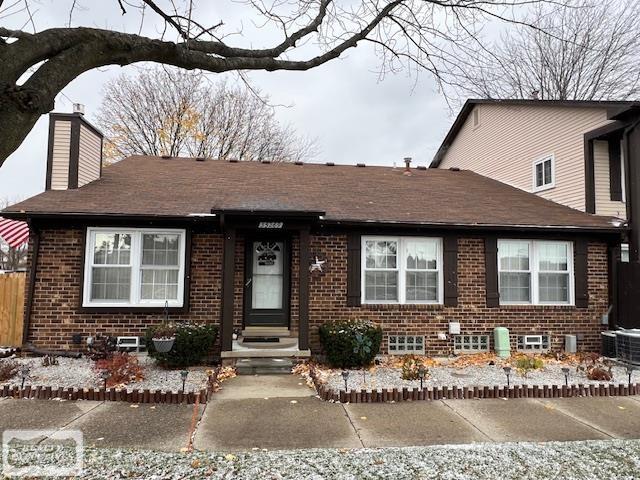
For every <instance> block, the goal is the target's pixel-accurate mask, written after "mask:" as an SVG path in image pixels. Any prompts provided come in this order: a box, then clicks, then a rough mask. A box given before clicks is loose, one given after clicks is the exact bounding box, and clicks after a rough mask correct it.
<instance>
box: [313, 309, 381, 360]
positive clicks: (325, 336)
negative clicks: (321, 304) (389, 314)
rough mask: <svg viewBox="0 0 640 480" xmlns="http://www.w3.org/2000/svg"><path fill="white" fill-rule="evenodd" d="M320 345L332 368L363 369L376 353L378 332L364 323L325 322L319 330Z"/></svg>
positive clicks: (353, 321)
mask: <svg viewBox="0 0 640 480" xmlns="http://www.w3.org/2000/svg"><path fill="white" fill-rule="evenodd" d="M320 343H321V344H322V347H323V348H324V352H325V353H326V355H327V361H328V362H329V365H331V366H332V367H335V368H353V367H364V366H366V365H370V364H371V363H372V362H373V359H374V358H375V356H376V355H377V354H378V352H379V351H380V344H381V343H382V329H381V328H380V327H379V326H377V325H374V324H373V323H371V322H368V321H364V320H352V321H348V320H338V321H332V322H327V323H325V324H324V325H322V326H321V327H320Z"/></svg>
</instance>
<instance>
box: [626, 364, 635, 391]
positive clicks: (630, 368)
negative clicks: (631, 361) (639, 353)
mask: <svg viewBox="0 0 640 480" xmlns="http://www.w3.org/2000/svg"><path fill="white" fill-rule="evenodd" d="M634 370H635V367H632V366H631V365H627V375H629V388H631V375H633V371H634Z"/></svg>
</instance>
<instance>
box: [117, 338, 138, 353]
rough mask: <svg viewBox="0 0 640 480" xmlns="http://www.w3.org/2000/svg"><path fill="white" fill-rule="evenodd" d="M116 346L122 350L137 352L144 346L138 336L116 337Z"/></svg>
mask: <svg viewBox="0 0 640 480" xmlns="http://www.w3.org/2000/svg"><path fill="white" fill-rule="evenodd" d="M116 348H117V349H118V350H120V351H124V352H138V351H140V350H141V349H142V348H144V344H143V343H142V342H141V341H140V337H118V342H117V343H116Z"/></svg>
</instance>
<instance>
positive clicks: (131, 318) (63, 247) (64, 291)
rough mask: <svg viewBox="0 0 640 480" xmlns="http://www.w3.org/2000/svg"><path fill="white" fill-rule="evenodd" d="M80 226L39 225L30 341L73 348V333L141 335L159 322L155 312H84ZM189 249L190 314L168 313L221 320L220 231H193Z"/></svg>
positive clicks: (43, 344) (39, 344) (209, 320)
mask: <svg viewBox="0 0 640 480" xmlns="http://www.w3.org/2000/svg"><path fill="white" fill-rule="evenodd" d="M84 238H85V237H84V231H83V230H81V229H74V230H62V229H50V230H43V231H42V232H41V234H40V255H39V257H38V271H37V274H36V286H35V291H34V298H33V310H32V314H31V328H30V331H29V339H28V341H29V342H32V343H33V344H34V345H37V346H42V347H45V348H54V349H73V348H77V346H75V345H72V343H71V336H72V335H73V334H75V333H81V334H82V335H83V336H86V335H94V334H95V333H98V332H99V333H105V334H109V335H115V336H118V335H142V334H143V333H144V331H145V329H146V328H147V327H148V326H149V325H153V324H157V323H159V322H160V321H161V318H160V317H161V314H158V313H153V314H148V313H111V312H105V313H102V312H100V313H93V312H91V313H84V312H82V310H81V309H80V305H81V298H80V296H81V284H82V266H83V263H84V262H83V258H82V252H83V244H84ZM191 243H192V250H191V252H192V253H191V288H190V290H191V292H190V308H189V313H188V314H172V315H171V318H172V319H174V320H193V321H200V322H215V323H219V320H220V305H221V285H222V270H221V265H222V236H221V235H213V234H202V233H194V234H193V235H192V241H191Z"/></svg>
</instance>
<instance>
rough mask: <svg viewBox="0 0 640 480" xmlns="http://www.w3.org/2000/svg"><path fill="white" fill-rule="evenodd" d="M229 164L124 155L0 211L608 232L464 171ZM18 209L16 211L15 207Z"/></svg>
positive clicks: (595, 221) (605, 225)
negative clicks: (222, 214)
mask: <svg viewBox="0 0 640 480" xmlns="http://www.w3.org/2000/svg"><path fill="white" fill-rule="evenodd" d="M403 171H404V169H403V168H397V169H395V168H389V167H371V166H367V167H365V168H358V167H355V166H346V165H344V166H341V165H336V166H327V165H321V164H305V165H295V164H290V163H275V164H261V163H258V162H237V163H230V162H225V161H220V160H206V161H203V162H198V161H195V160H194V159H191V158H171V159H163V158H159V157H145V156H134V157H130V158H128V159H126V160H123V161H121V162H119V163H117V164H115V165H112V166H110V167H106V168H105V169H104V171H103V177H102V178H101V179H100V180H98V181H96V182H93V183H91V184H89V185H86V186H84V187H82V188H80V189H78V190H68V191H47V192H44V193H42V194H40V195H37V196H35V197H33V198H30V199H28V200H26V201H24V202H22V203H19V204H16V205H14V206H12V207H10V208H8V209H7V210H6V211H5V212H16V213H17V214H14V215H11V214H9V215H7V216H12V217H16V216H20V217H28V216H35V215H42V214H49V215H51V214H56V215H57V214H76V215H140V216H161V217H181V216H188V215H190V214H198V213H209V212H211V211H212V210H227V209H228V210H244V209H255V210H278V211H321V212H326V215H325V216H324V221H326V222H329V221H354V222H374V223H377V222H380V223H403V224H404V223H407V224H444V225H469V226H523V227H562V228H564V227H569V228H586V229H609V230H612V229H613V224H612V223H611V222H612V219H611V218H608V217H598V216H593V215H588V214H585V213H582V212H579V211H577V210H574V209H571V208H568V207H565V206H562V205H559V204H556V203H553V202H550V201H548V200H545V199H543V198H540V197H538V196H536V195H532V194H529V193H526V192H524V191H522V190H519V189H517V188H514V187H510V186H508V185H505V184H502V183H500V182H497V181H494V180H491V179H489V178H486V177H483V176H481V175H478V174H476V173H473V172H470V171H449V170H435V169H429V170H417V169H413V170H412V175H411V176H406V175H403ZM20 212H21V213H20Z"/></svg>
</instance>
